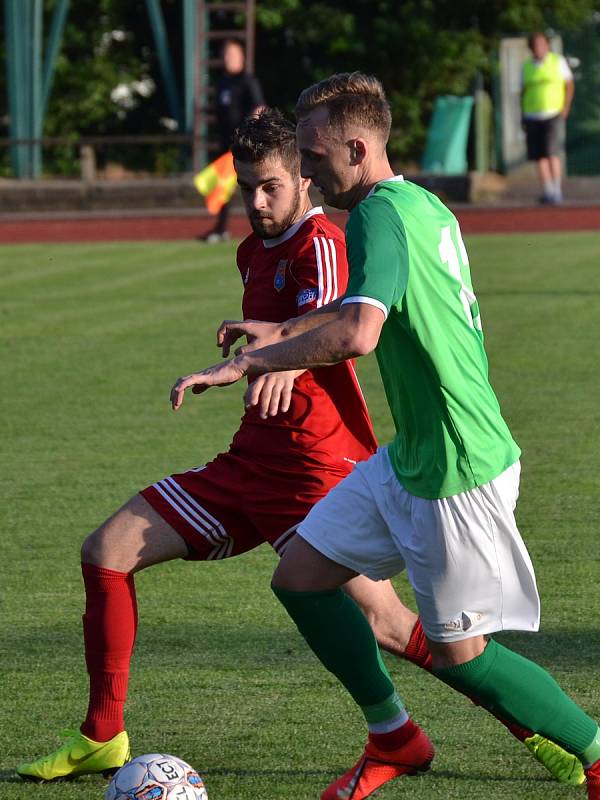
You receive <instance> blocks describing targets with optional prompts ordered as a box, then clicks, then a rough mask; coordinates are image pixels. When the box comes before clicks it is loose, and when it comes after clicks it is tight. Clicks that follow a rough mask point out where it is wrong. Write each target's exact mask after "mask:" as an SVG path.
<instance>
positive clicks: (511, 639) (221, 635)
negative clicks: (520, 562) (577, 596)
mask: <svg viewBox="0 0 600 800" xmlns="http://www.w3.org/2000/svg"><path fill="white" fill-rule="evenodd" d="M174 613H177V612H176V611H174ZM144 624H145V629H144V631H143V634H142V636H140V637H139V640H138V644H137V648H136V661H137V663H138V665H141V664H143V663H144V659H145V655H146V653H151V660H152V666H153V667H154V668H155V667H161V666H164V667H165V668H169V667H171V666H172V665H173V661H174V657H175V658H176V660H177V663H178V664H179V666H185V665H190V664H196V665H197V662H198V653H199V652H201V653H202V666H204V667H210V668H220V669H226V670H231V669H239V668H246V669H248V668H252V667H253V665H254V664H256V665H257V667H262V668H264V667H265V666H267V665H271V666H277V665H279V664H281V663H285V664H290V663H291V662H294V661H297V662H298V663H299V662H300V661H303V660H304V659H305V658H307V657H309V650H308V647H307V646H306V645H305V643H304V642H303V641H302V639H301V638H300V636H299V635H298V634H297V632H296V631H295V630H293V629H292V627H291V623H290V626H289V628H287V627H286V628H282V629H277V628H270V629H269V628H266V629H265V628H264V627H261V626H260V625H257V624H251V623H250V622H248V621H246V620H244V619H243V616H241V617H240V619H239V623H237V624H231V625H228V624H226V623H225V622H220V623H219V624H215V623H214V622H212V621H211V622H207V623H206V624H203V623H202V622H192V621H187V622H184V623H182V622H181V621H180V620H178V621H177V624H176V625H175V624H173V625H172V626H169V625H167V626H165V625H164V624H160V625H156V626H153V625H152V620H151V618H150V619H149V618H146V619H145V623H144ZM596 624H597V623H596ZM495 638H497V639H498V641H499V642H501V643H502V644H504V645H505V646H506V647H509V648H511V649H512V650H516V651H517V652H518V653H520V654H521V655H523V656H525V657H527V658H530V659H532V660H535V661H539V662H540V663H541V664H542V665H543V666H547V667H548V668H549V669H552V668H557V669H563V668H565V669H566V668H569V667H584V666H586V665H588V664H592V663H593V660H594V659H595V658H597V654H598V651H599V650H600V629H598V628H587V629H586V628H584V626H583V624H582V625H581V627H578V628H576V629H573V630H570V629H551V628H548V627H546V628H544V629H543V630H542V631H540V632H539V633H535V634H531V633H522V632H501V633H498V634H496V635H495ZM6 639H7V641H6V642H5V644H6V646H7V652H9V653H13V654H15V659H14V663H15V666H16V665H17V664H18V668H19V669H23V668H25V669H27V662H28V660H29V658H32V657H35V659H36V660H39V658H40V657H41V658H43V659H44V661H45V662H46V664H47V666H48V667H52V666H53V662H54V661H55V660H58V661H60V662H61V663H64V659H65V654H66V653H68V657H69V658H79V657H80V656H81V654H82V652H83V645H82V641H81V636H80V634H79V631H65V630H63V629H61V628H59V627H58V626H52V627H47V628H41V629H29V630H27V631H17V630H13V631H12V632H11V633H8V632H7V636H6ZM194 642H196V643H201V646H200V645H198V647H197V648H196V647H195V646H194ZM225 645H226V646H225ZM17 654H18V658H17ZM4 666H5V667H6V666H8V664H7V663H6V662H5V665H4Z"/></svg>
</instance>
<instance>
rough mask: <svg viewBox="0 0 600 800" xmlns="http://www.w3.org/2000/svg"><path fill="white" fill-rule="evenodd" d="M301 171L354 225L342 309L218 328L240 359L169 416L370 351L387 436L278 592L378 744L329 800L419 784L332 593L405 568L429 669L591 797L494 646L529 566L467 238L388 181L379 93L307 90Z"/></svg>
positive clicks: (537, 700)
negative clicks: (205, 396) (252, 379)
mask: <svg viewBox="0 0 600 800" xmlns="http://www.w3.org/2000/svg"><path fill="white" fill-rule="evenodd" d="M296 111H297V117H298V127H297V140H298V145H299V148H300V152H301V156H302V174H303V175H304V176H305V177H310V178H311V179H312V181H313V183H314V184H315V185H316V186H317V187H318V188H319V189H320V190H321V192H322V194H323V196H324V199H325V201H326V202H327V203H328V204H329V205H332V206H334V207H337V208H341V209H347V210H349V211H350V212H351V214H350V218H349V221H348V226H347V234H346V235H347V245H348V260H349V269H350V278H349V283H348V287H347V290H346V292H345V294H344V296H343V297H342V298H340V299H339V300H337V301H336V302H334V303H332V304H330V305H328V306H323V307H322V308H320V309H318V310H316V311H314V312H312V313H310V314H307V315H305V316H303V317H301V318H298V319H294V320H291V321H289V322H287V323H283V324H266V323H255V322H245V323H233V324H226V325H224V326H223V327H222V330H221V332H220V337H221V340H222V342H223V344H224V354H225V355H227V352H228V350H229V347H230V346H231V344H232V343H233V342H234V341H235V340H236V339H237V338H238V337H239V336H241V335H244V334H245V335H246V336H247V337H248V338H249V344H248V345H246V346H245V347H242V348H240V350H239V351H238V354H237V356H236V357H235V358H234V359H232V360H230V361H227V362H224V363H222V364H219V365H216V366H214V367H210V368H208V369H206V370H203V371H202V372H199V373H195V374H193V375H189V376H186V377H184V378H180V379H179V380H178V381H177V382H176V384H175V386H174V387H173V390H172V393H171V400H172V404H173V407H174V408H178V407H179V406H180V405H181V403H182V400H183V394H184V392H185V390H186V389H187V388H190V387H193V389H192V390H193V391H194V392H195V393H199V392H202V391H203V390H205V389H206V388H208V387H209V386H213V385H225V384H229V383H233V382H234V381H236V380H239V379H240V378H241V377H242V376H244V375H258V374H264V373H266V372H272V371H278V370H290V369H301V368H314V367H319V366H325V365H328V364H333V363H336V362H338V361H341V360H344V359H347V358H354V357H356V356H360V355H365V354H367V353H369V352H371V351H372V350H375V352H376V355H377V360H378V363H379V368H380V371H381V374H382V378H383V383H384V387H385V391H386V395H387V399H388V403H389V406H390V409H391V412H392V415H393V418H394V422H395V426H396V431H397V433H396V437H395V438H394V441H393V442H392V443H391V444H390V445H389V446H388V447H385V448H381V449H380V450H379V451H378V452H377V454H375V455H374V456H372V457H371V458H370V459H369V460H368V461H366V462H363V463H361V464H358V465H357V467H356V468H355V469H354V471H353V472H352V473H351V474H350V475H349V476H348V477H347V478H346V479H345V480H343V481H342V482H341V483H340V484H339V485H338V486H337V487H335V488H334V489H333V490H332V491H331V492H330V493H329V495H328V496H327V497H326V498H324V499H323V500H322V501H320V502H319V503H318V504H317V505H316V506H315V507H314V508H313V510H312V511H311V512H310V513H309V514H308V516H307V518H306V519H305V521H304V522H303V523H301V524H300V526H299V528H298V533H299V536H296V537H295V539H294V541H293V542H292V543H291V544H290V547H289V548H288V550H287V552H286V554H285V556H284V557H283V559H282V560H281V562H280V564H279V566H278V568H277V570H276V572H275V575H274V578H273V589H274V591H275V594H276V595H277V596H278V597H279V599H280V600H281V602H282V603H283V605H284V606H285V608H286V609H287V611H288V613H289V614H290V616H291V617H292V619H293V620H294V622H295V623H296V625H297V626H298V628H299V630H300V632H301V633H302V635H303V636H304V637H305V639H306V640H307V642H308V644H309V645H310V646H311V648H312V649H313V650H314V652H315V653H316V654H317V656H318V657H319V658H320V660H321V661H322V663H323V664H324V665H325V666H326V667H327V668H328V669H329V670H330V671H331V672H333V673H334V674H335V675H336V676H337V677H338V678H339V680H340V681H341V682H342V683H343V685H344V686H345V687H346V688H347V690H348V691H349V692H350V694H351V695H352V697H353V698H354V700H355V701H356V702H357V703H358V704H359V705H360V706H361V708H362V711H363V713H364V715H365V718H366V721H367V724H368V728H369V739H368V743H367V745H366V748H365V751H364V753H363V755H362V756H361V757H360V759H359V760H358V762H357V764H356V765H355V766H354V767H352V768H351V769H350V770H349V771H348V772H347V773H346V774H345V775H343V776H342V777H341V778H339V779H338V780H337V781H335V783H333V784H331V786H329V787H328V788H327V789H326V790H325V792H324V793H323V795H322V800H335V798H346V800H361V799H362V798H365V797H368V796H369V795H370V794H371V793H372V792H374V791H375V790H376V789H377V788H378V787H379V786H381V785H382V784H384V783H386V782H387V781H389V780H391V779H393V778H395V777H399V776H401V775H403V774H408V773H411V772H416V771H418V770H425V769H427V768H428V766H429V763H430V762H431V759H432V757H433V747H432V746H431V743H430V742H429V740H428V739H427V737H426V735H425V734H424V732H423V731H422V730H421V729H420V728H419V727H418V726H417V725H416V724H415V723H414V722H413V721H412V720H411V719H410V718H409V717H408V715H407V713H406V710H405V709H404V706H403V704H402V702H401V700H400V698H399V697H398V695H397V694H396V692H395V689H394V686H393V684H392V682H391V680H390V677H389V675H388V674H387V672H386V670H385V667H384V666H383V664H382V661H381V658H380V655H379V651H378V649H377V644H376V641H375V639H374V636H373V633H372V630H371V628H370V627H369V625H368V623H367V621H366V618H365V617H364V615H363V614H362V612H361V611H360V610H359V608H358V606H357V605H356V604H355V602H354V601H353V600H352V599H351V598H349V597H348V596H347V595H345V594H344V593H343V592H342V591H341V589H340V587H341V586H342V585H343V584H344V583H345V582H347V581H348V580H349V579H351V578H352V577H354V576H355V575H357V574H360V573H362V574H365V575H367V576H369V577H371V578H373V579H376V580H381V579H384V578H388V577H390V576H392V575H394V574H396V573H398V572H400V571H401V570H402V569H406V570H407V573H408V577H409V579H410V582H411V584H412V586H413V589H414V592H415V596H416V600H417V605H418V608H419V614H420V617H421V622H422V626H423V629H424V631H425V634H426V637H427V643H428V646H429V649H430V651H431V654H432V657H433V671H434V673H435V674H436V675H437V676H438V677H439V678H441V679H442V680H444V681H445V682H447V683H448V684H449V685H450V686H452V687H454V688H456V689H459V690H460V691H463V692H465V693H466V694H469V695H470V696H471V697H473V698H474V699H475V700H476V701H477V702H478V703H479V704H481V705H482V706H484V707H486V708H488V709H489V710H491V711H493V712H494V713H496V714H498V715H500V716H502V717H503V718H504V719H508V720H512V721H514V722H515V723H516V724H518V725H521V726H523V727H524V728H527V729H528V730H530V731H534V732H536V733H538V734H540V735H542V736H544V737H547V738H548V739H551V740H553V741H555V742H558V743H559V744H560V745H562V746H563V747H564V748H565V749H566V750H567V751H569V752H570V753H573V754H574V755H576V756H577V757H578V758H579V759H580V760H581V762H582V763H583V765H584V767H585V772H586V776H587V790H588V798H589V800H600V731H599V729H598V724H597V723H596V721H595V720H593V719H592V718H591V717H590V716H588V715H587V714H586V713H584V711H582V710H581V709H580V708H579V707H578V706H577V705H576V704H575V703H574V702H573V701H572V700H571V699H570V698H569V697H568V696H567V695H566V694H565V693H564V692H563V691H562V689H561V688H560V687H559V686H558V684H557V683H556V681H555V680H554V679H553V678H552V677H551V676H550V675H549V674H548V673H547V672H546V671H545V670H543V669H542V668H541V667H539V666H538V665H536V664H535V663H533V662H532V661H529V660H528V659H525V658H523V657H521V656H520V655H518V654H516V653H514V652H512V651H511V650H508V649H507V648H505V647H503V646H502V645H500V644H498V643H497V642H496V641H494V640H493V639H491V638H490V635H491V634H493V633H494V632H495V631H499V630H506V629H512V630H530V631H534V630H537V628H538V626H539V611H540V609H539V598H538V593H537V588H536V583H535V577H534V572H533V567H532V564H531V561H530V558H529V555H528V553H527V550H526V548H525V545H524V544H523V541H522V539H521V536H520V534H519V531H518V529H517V527H516V524H515V520H514V508H515V505H516V501H517V495H518V486H519V455H520V451H519V448H518V446H517V445H516V443H515V442H514V440H513V439H512V436H511V434H510V431H509V429H508V427H507V425H506V423H505V421H504V420H503V418H502V416H501V413H500V409H499V405H498V402H497V399H496V397H495V395H494V392H493V390H492V388H491V386H490V384H489V381H488V368H487V359H486V355H485V350H484V347H483V334H482V327H481V318H480V314H479V308H478V305H477V300H476V298H475V295H474V292H473V287H472V284H471V278H470V273H469V265H468V259H467V253H466V250H465V247H464V244H463V241H462V238H461V235H460V230H459V227H458V223H457V221H456V219H455V217H454V216H453V215H452V213H451V212H450V211H449V210H448V209H447V208H446V207H445V206H444V205H443V204H442V203H441V202H440V201H439V200H438V199H437V198H436V197H434V196H433V195H431V194H429V193H428V192H426V191H425V190H423V189H421V188H419V187H417V186H415V185H413V184H411V183H409V182H407V181H404V180H403V179H402V177H401V176H395V175H394V174H393V171H392V169H391V168H390V165H389V162H388V159H387V156H386V150H385V148H386V143H387V140H388V136H389V131H390V126H391V118H390V113H389V107H388V104H387V101H386V98H385V94H384V92H383V89H382V87H381V84H380V83H379V82H378V81H377V80H376V79H375V78H372V77H369V76H365V75H362V74H360V73H352V74H348V73H345V74H340V75H334V76H332V77H331V78H329V79H327V80H324V81H321V82H320V83H319V84H316V85H314V86H312V87H310V88H308V89H306V90H305V91H304V92H302V94H301V95H300V98H299V101H298V105H297V109H296Z"/></svg>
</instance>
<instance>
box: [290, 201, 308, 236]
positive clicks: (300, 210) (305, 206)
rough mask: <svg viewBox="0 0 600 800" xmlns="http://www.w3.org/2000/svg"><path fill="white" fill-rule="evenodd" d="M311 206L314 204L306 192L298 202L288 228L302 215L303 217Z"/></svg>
mask: <svg viewBox="0 0 600 800" xmlns="http://www.w3.org/2000/svg"><path fill="white" fill-rule="evenodd" d="M312 208H314V206H313V204H312V203H311V201H310V197H309V196H308V194H307V195H306V198H305V199H304V202H303V203H301V204H300V206H299V208H298V213H297V214H296V216H295V217H294V219H293V220H292V222H291V224H290V228H291V227H292V225H295V224H296V223H297V222H299V221H300V220H301V219H302V217H305V216H306V215H307V214H308V212H309V211H310V210H311V209H312Z"/></svg>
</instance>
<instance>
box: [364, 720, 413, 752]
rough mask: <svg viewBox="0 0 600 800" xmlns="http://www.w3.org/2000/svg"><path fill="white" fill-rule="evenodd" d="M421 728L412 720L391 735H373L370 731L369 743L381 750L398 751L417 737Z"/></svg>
mask: <svg viewBox="0 0 600 800" xmlns="http://www.w3.org/2000/svg"><path fill="white" fill-rule="evenodd" d="M418 730H419V726H418V725H415V723H414V722H413V721H412V719H410V718H409V719H408V720H407V721H406V722H405V723H404V724H403V725H401V726H400V727H399V728H395V729H394V730H393V731H389V733H372V732H370V731H369V741H371V742H373V744H374V745H375V747H377V748H378V749H379V750H397V749H398V748H399V747H402V745H403V744H406V742H407V741H408V740H409V739H412V737H413V736H414V735H415V733H416V732H417V731H418Z"/></svg>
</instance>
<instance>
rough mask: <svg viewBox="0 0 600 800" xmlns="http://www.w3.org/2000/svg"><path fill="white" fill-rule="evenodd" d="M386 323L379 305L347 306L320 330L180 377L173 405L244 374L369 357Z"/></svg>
mask: <svg viewBox="0 0 600 800" xmlns="http://www.w3.org/2000/svg"><path fill="white" fill-rule="evenodd" d="M384 321H385V314H384V313H383V311H382V310H381V308H379V307H377V306H373V305H370V304H366V303H347V304H344V305H342V307H341V308H340V310H339V312H337V314H336V316H335V318H334V319H333V320H331V321H329V322H326V323H325V324H324V325H321V326H319V327H318V328H313V329H312V330H309V331H306V332H305V333H302V334H300V335H298V336H294V337H291V338H288V339H285V340H282V341H280V342H278V343H277V344H273V345H269V346H268V347H263V348H261V349H259V350H255V351H253V352H251V353H244V354H242V355H239V356H236V357H235V358H233V359H231V360H230V361H225V362H222V363H221V364H216V365H215V366H213V367H208V368H207V369H205V370H202V371H201V372H196V373H193V374H192V375H186V376H185V377H183V378H179V380H178V381H177V382H176V383H175V385H174V386H173V388H172V390H171V405H172V407H173V409H174V410H177V409H178V408H179V407H180V406H181V404H182V403H183V396H184V393H185V391H186V389H189V388H191V389H192V392H193V393H194V394H200V393H201V392H204V391H206V389H208V388H210V387H211V386H227V385H229V384H231V383H235V382H236V381H238V380H240V378H243V377H244V376H245V375H248V376H249V377H254V376H257V375H264V374H265V373H268V372H280V371H283V370H291V369H312V368H315V367H325V366H328V365H330V364H337V363H338V362H340V361H345V360H346V359H349V358H356V357H357V356H362V355H366V354H367V353H370V352H371V351H372V350H373V349H374V348H375V346H376V345H377V342H378V341H379V334H380V333H381V328H382V326H383V323H384Z"/></svg>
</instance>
